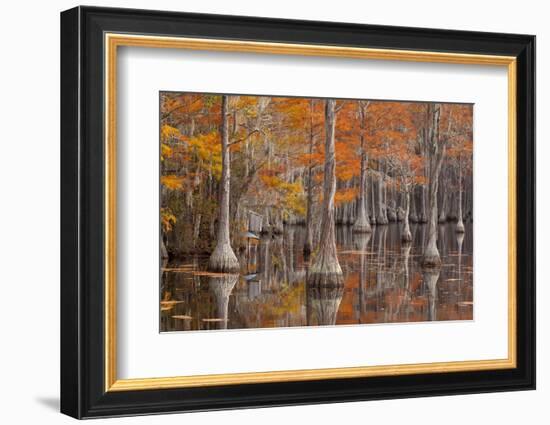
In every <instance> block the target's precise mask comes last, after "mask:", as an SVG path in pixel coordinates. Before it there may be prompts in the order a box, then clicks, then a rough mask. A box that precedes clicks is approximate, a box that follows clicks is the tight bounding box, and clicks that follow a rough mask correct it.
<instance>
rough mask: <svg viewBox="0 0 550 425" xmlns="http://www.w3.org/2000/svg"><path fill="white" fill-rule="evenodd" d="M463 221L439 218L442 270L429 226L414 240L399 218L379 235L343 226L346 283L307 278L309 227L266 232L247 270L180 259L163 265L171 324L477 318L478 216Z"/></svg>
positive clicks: (164, 308) (165, 315)
mask: <svg viewBox="0 0 550 425" xmlns="http://www.w3.org/2000/svg"><path fill="white" fill-rule="evenodd" d="M454 226H455V225H454V224H445V225H440V226H439V236H438V240H439V242H438V245H439V246H438V248H439V251H440V254H441V260H442V265H441V267H440V268H435V269H423V268H422V267H421V265H420V260H421V258H422V246H423V244H425V243H426V230H425V225H414V224H413V225H411V233H412V237H413V241H412V242H410V243H403V242H401V238H400V232H399V224H398V223H393V224H389V225H385V226H373V229H372V233H371V234H369V233H353V232H352V228H351V226H337V228H336V240H337V248H338V259H339V262H340V265H341V268H342V272H343V276H342V279H343V286H342V285H334V286H332V287H331V286H330V285H327V287H323V288H321V287H311V286H308V285H307V280H308V268H309V262H308V261H305V260H304V257H303V252H302V251H303V250H302V247H303V242H304V237H305V228H304V227H303V226H285V231H284V233H283V234H282V235H280V236H276V237H272V236H268V237H263V238H262V239H261V240H260V242H259V246H258V247H257V249H254V250H251V252H252V253H253V255H255V258H253V259H247V258H246V253H243V254H242V256H241V257H240V258H239V260H240V263H241V265H247V266H246V267H243V269H242V271H241V274H219V273H210V272H208V271H206V269H207V267H206V266H207V261H208V258H207V257H206V258H201V257H189V258H183V259H180V260H178V261H172V262H170V263H168V264H165V265H163V272H162V274H161V300H162V301H161V305H160V310H161V324H160V325H161V326H160V327H161V331H163V332H166V331H187V330H215V329H243V328H273V327H293V326H332V325H343V324H348V325H351V324H368V323H390V322H417V321H434V320H438V321H442V320H471V319H472V312H473V269H472V239H473V238H472V225H471V224H466V232H465V233H456V232H455V229H454Z"/></svg>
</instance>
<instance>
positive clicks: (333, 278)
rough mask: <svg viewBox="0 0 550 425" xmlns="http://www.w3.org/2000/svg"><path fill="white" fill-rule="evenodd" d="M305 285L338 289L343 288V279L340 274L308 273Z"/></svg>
mask: <svg viewBox="0 0 550 425" xmlns="http://www.w3.org/2000/svg"><path fill="white" fill-rule="evenodd" d="M307 285H308V286H309V287H315V288H340V287H343V286H344V277H343V275H342V273H322V272H314V273H310V274H309V276H308V279H307Z"/></svg>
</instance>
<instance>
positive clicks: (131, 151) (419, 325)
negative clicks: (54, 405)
mask: <svg viewBox="0 0 550 425" xmlns="http://www.w3.org/2000/svg"><path fill="white" fill-rule="evenodd" d="M61 72H62V74H61V103H62V110H61V112H62V123H61V164H62V169H61V195H62V205H61V211H62V217H61V221H62V231H61V242H62V243H61V249H62V252H61V254H62V264H61V265H62V268H61V275H62V276H61V334H62V335H61V355H62V358H61V411H62V412H63V413H65V414H68V415H71V416H73V417H76V418H91V417H103V416H120V415H136V414H148V413H163V412H177V411H181V412H184V411H198V410H214V409H229V408H243V407H257V406H275V405H292V404H307V403H325V402H338V401H353V400H369V399H383V398H399V397H415V396H433V395H449V394H464V393H480V392H489V391H511V390H525V389H534V388H535V150H534V149H535V135H534V122H535V96H534V93H535V75H534V74H535V37H534V36H530V35H517V34H495V33H478V32H464V31H449V30H434V29H418V28H400V27H389V26H368V25H355V24H342V23H329V22H312V21H293V20H279V19H265V18H252V17H238V16H219V15H200V14H186V13H175V12H160V11H143V10H129V9H108V8H94V7H77V8H74V9H71V10H68V11H65V12H63V13H62V14H61Z"/></svg>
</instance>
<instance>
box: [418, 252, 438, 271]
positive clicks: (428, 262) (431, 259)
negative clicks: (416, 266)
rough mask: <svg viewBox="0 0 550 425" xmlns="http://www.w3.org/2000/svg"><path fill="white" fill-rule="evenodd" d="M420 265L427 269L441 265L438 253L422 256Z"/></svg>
mask: <svg viewBox="0 0 550 425" xmlns="http://www.w3.org/2000/svg"><path fill="white" fill-rule="evenodd" d="M422 267H425V268H428V269H433V268H439V267H441V257H440V256H439V255H425V256H424V257H423V258H422Z"/></svg>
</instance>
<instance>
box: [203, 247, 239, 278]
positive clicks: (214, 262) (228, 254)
mask: <svg viewBox="0 0 550 425" xmlns="http://www.w3.org/2000/svg"><path fill="white" fill-rule="evenodd" d="M239 269H240V265H239V260H237V256H236V255H235V253H234V252H233V249H232V248H231V245H229V244H223V245H217V246H216V249H214V252H212V255H211V256H210V259H209V260H208V270H209V271H211V272H219V273H235V272H238V271H239Z"/></svg>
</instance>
